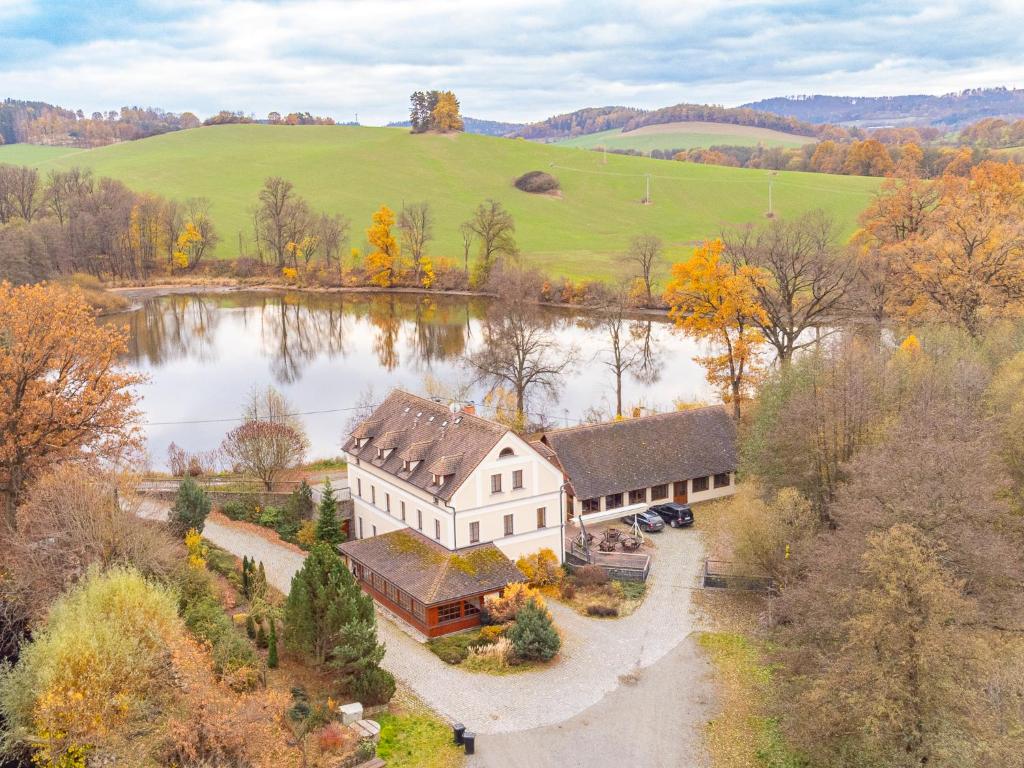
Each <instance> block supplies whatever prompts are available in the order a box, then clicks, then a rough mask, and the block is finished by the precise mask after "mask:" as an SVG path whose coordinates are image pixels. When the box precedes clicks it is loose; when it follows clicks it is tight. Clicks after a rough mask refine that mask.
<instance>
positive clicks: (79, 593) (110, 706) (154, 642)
mask: <svg viewBox="0 0 1024 768" xmlns="http://www.w3.org/2000/svg"><path fill="white" fill-rule="evenodd" d="M183 640H184V632H183V627H182V624H181V620H180V619H179V617H178V614H177V610H176V606H175V601H174V595H173V593H172V592H171V591H170V590H168V589H166V588H164V587H160V586H157V585H156V584H154V583H152V582H149V581H147V580H146V579H145V578H144V577H143V576H141V575H140V574H139V572H138V571H136V570H134V569H130V568H120V567H118V568H112V569H110V570H108V571H106V572H104V573H100V571H99V570H98V569H92V570H90V572H89V574H88V575H87V576H86V577H84V578H83V580H82V581H81V582H79V584H78V585H77V586H76V587H73V588H72V589H71V591H70V592H67V593H66V594H65V595H64V596H63V597H61V598H60V599H58V600H57V602H55V603H54V604H53V605H52V606H51V609H50V611H49V614H48V615H47V617H46V620H45V622H44V623H43V624H41V625H40V626H38V627H37V628H36V630H35V632H34V633H33V638H32V641H31V642H27V643H25V644H24V645H23V646H22V648H21V656H20V658H19V659H18V662H17V664H16V665H15V666H14V667H6V666H5V667H3V668H0V720H2V721H4V722H5V725H6V731H5V735H6V736H8V737H9V738H10V742H9V743H8V744H7V746H12V747H13V746H15V745H16V744H17V739H18V738H19V736H20V737H22V738H26V739H28V740H30V741H32V742H35V744H36V745H37V746H36V751H35V754H34V755H33V760H32V764H33V765H77V764H78V763H75V762H66V760H67V758H68V752H69V748H71V749H75V748H77V747H82V746H85V745H90V746H94V747H98V748H101V752H102V751H106V752H107V754H108V755H109V756H111V757H112V758H113V760H112V764H119V765H125V764H131V762H130V759H129V757H128V754H126V753H122V754H115V753H116V752H117V751H118V750H119V749H120V748H124V749H128V748H130V746H131V745H130V744H125V743H124V742H125V741H127V740H128V739H129V738H130V737H128V736H127V734H133V733H137V732H140V731H143V730H145V729H146V727H147V725H148V722H147V721H148V719H149V717H150V713H151V712H152V711H153V710H157V711H159V710H160V709H161V708H162V707H163V706H165V705H166V703H167V700H168V698H169V697H171V696H172V695H173V693H174V690H175V683H176V680H175V678H176V675H175V670H174V668H173V666H172V664H171V663H169V661H170V660H171V659H172V658H173V656H174V654H173V651H174V649H175V648H181V647H182V646H183V645H184V643H183ZM55 732H59V733H60V738H52V737H53V735H54V734H55ZM54 748H55V749H54ZM58 750H59V751H58ZM82 764H84V763H82Z"/></svg>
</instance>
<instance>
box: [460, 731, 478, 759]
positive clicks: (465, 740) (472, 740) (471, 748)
mask: <svg viewBox="0 0 1024 768" xmlns="http://www.w3.org/2000/svg"><path fill="white" fill-rule="evenodd" d="M462 745H463V746H464V747H465V748H466V754H467V755H472V754H473V753H475V752H476V734H475V733H473V732H472V731H463V733H462Z"/></svg>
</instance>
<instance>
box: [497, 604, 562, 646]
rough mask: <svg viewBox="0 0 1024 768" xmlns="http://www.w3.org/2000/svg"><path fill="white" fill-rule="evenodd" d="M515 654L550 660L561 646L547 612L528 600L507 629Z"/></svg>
mask: <svg viewBox="0 0 1024 768" xmlns="http://www.w3.org/2000/svg"><path fill="white" fill-rule="evenodd" d="M508 639H509V640H510V641H511V642H512V647H513V648H514V649H515V652H516V655H517V656H519V657H520V658H522V659H539V660H541V661H550V660H551V659H553V658H554V657H555V654H556V653H558V649H559V648H561V646H562V640H561V638H560V637H559V636H558V632H556V631H555V625H554V624H553V623H552V622H551V616H550V615H549V614H548V612H547V611H546V610H545V609H543V608H541V607H540V606H539V605H537V602H536V601H535V600H530V601H529V602H527V603H526V604H525V605H524V606H523V607H522V608H520V609H519V612H518V613H517V614H516V620H515V622H514V623H513V624H512V627H511V628H510V629H509V630H508Z"/></svg>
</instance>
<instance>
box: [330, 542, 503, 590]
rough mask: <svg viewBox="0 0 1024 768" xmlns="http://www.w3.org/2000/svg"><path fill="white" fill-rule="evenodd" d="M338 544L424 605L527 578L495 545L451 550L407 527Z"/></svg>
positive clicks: (354, 557) (351, 555)
mask: <svg viewBox="0 0 1024 768" xmlns="http://www.w3.org/2000/svg"><path fill="white" fill-rule="evenodd" d="M339 548H340V549H341V551H342V552H344V553H345V554H346V555H349V556H350V557H351V558H352V559H353V560H356V561H357V562H359V563H362V564H363V565H365V566H367V567H368V568H370V569H371V570H373V571H376V572H377V573H379V574H380V575H381V576H383V577H384V578H386V579H387V580H388V581H390V582H391V583H392V584H394V585H395V586H397V587H398V588H399V589H401V590H404V591H405V592H408V593H409V594H410V595H412V596H413V597H414V598H416V599H417V600H419V601H420V602H421V603H423V604H425V605H431V604H433V603H443V602H447V601H449V600H457V599H459V598H461V597H466V596H468V595H476V594H480V593H481V592H494V591H496V590H498V589H501V588H502V587H504V586H505V585H506V584H509V583H511V582H513V581H522V580H523V574H522V572H521V571H520V570H519V569H518V568H516V567H515V565H513V564H512V561H511V560H509V559H508V558H507V557H506V556H505V555H504V554H503V553H502V552H501V550H500V549H498V548H497V547H496V546H494V544H480V545H478V546H474V547H467V548H465V549H460V550H459V551H458V552H451V551H449V550H447V549H445V548H444V547H442V546H441V545H440V544H438V543H436V542H434V541H431V540H430V539H428V538H426V537H425V536H423V535H421V534H419V533H417V532H416V531H412V530H409V529H403V530H400V531H392V532H390V533H383V534H380V535H379V536H371V537H370V538H368V539H357V540H355V541H346V542H345V543H344V544H341V545H340V547H339Z"/></svg>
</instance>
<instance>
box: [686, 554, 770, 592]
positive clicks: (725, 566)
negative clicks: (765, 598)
mask: <svg viewBox="0 0 1024 768" xmlns="http://www.w3.org/2000/svg"><path fill="white" fill-rule="evenodd" d="M701 584H702V586H704V587H706V588H709V589H732V590H739V591H743V592H774V591H775V583H774V581H773V580H772V578H771V577H770V576H754V575H751V574H749V573H742V572H740V571H739V570H737V568H736V567H735V564H734V563H731V562H729V561H727V560H711V559H710V558H707V559H705V560H704V574H703V578H702V580H701Z"/></svg>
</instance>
